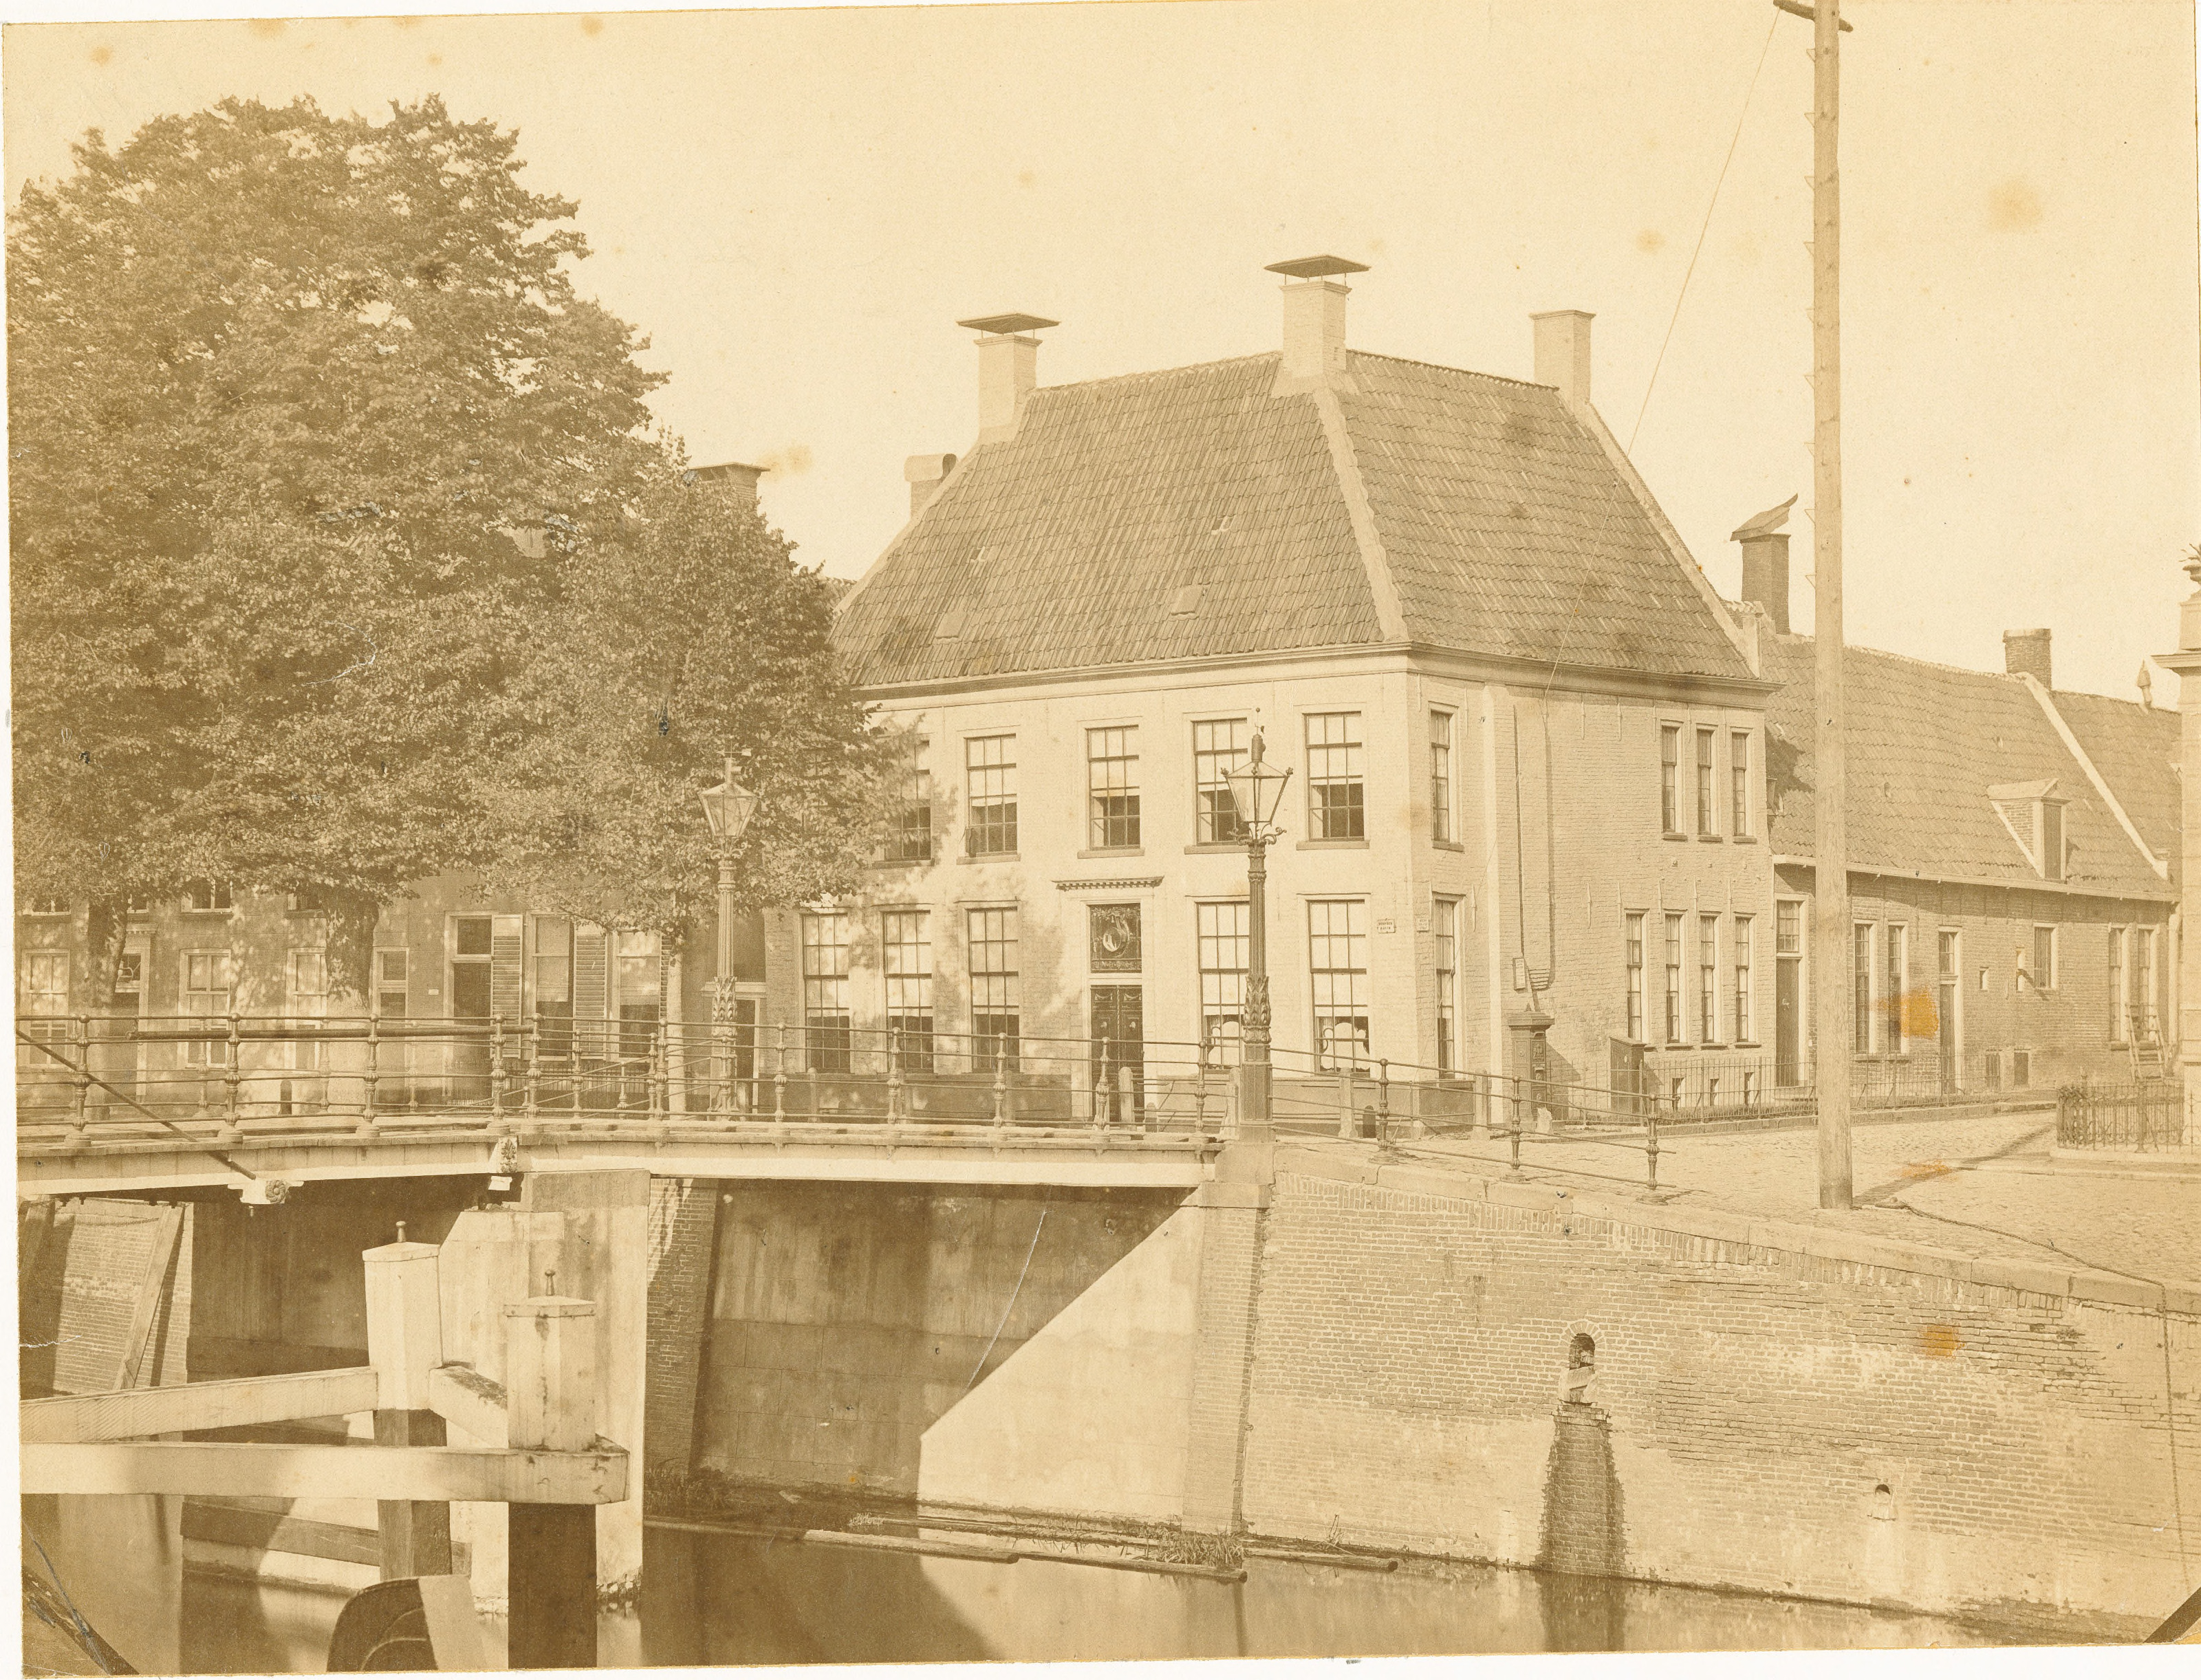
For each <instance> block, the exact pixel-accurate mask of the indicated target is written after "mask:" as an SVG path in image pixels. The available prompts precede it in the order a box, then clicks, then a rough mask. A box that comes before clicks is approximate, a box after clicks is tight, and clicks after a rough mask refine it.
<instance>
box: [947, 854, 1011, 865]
mask: <svg viewBox="0 0 2201 1680" xmlns="http://www.w3.org/2000/svg"><path fill="white" fill-rule="evenodd" d="M1023 858H1024V854H1023V853H1022V852H965V853H964V854H963V855H962V856H961V857H960V858H957V859H956V860H955V861H956V862H957V863H1020V862H1022V861H1023Z"/></svg>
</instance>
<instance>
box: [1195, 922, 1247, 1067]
mask: <svg viewBox="0 0 2201 1680" xmlns="http://www.w3.org/2000/svg"><path fill="white" fill-rule="evenodd" d="M1247 914H1248V913H1247V908H1246V905H1245V903H1244V901H1243V900H1234V901H1232V902H1230V903H1227V904H1201V905H1200V906H1198V907H1197V910H1196V917H1195V925H1196V927H1197V929H1198V933H1199V945H1200V1035H1201V1037H1202V1038H1203V1039H1205V1040H1206V1042H1207V1043H1208V1044H1210V1045H1213V1046H1214V1047H1215V1048H1216V1049H1217V1050H1218V1051H1220V1052H1221V1053H1222V1056H1223V1059H1224V1060H1225V1061H1227V1062H1235V1061H1236V1060H1237V1052H1238V1044H1239V1039H1240V1038H1241V1029H1242V1027H1243V1021H1242V1016H1243V1013H1244V1010H1245V1008H1246V970H1247V963H1248V956H1247V942H1248V940H1249V938H1250V934H1249V933H1248V928H1247Z"/></svg>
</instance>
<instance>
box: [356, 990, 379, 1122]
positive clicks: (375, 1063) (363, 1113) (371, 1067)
mask: <svg viewBox="0 0 2201 1680" xmlns="http://www.w3.org/2000/svg"><path fill="white" fill-rule="evenodd" d="M381 1084H382V1017H381V1016H380V1015H379V1014H371V1015H369V1016H367V1071H366V1073H365V1074H364V1075H363V1076H362V1077H361V1081H360V1109H359V1124H358V1125H357V1126H356V1127H353V1128H352V1129H353V1132H354V1134H355V1136H358V1137H361V1138H379V1137H380V1136H381V1135H382V1127H380V1126H379V1125H378V1124H377V1123H376V1120H375V1111H376V1106H377V1098H379V1096H380V1095H381V1092H380V1086H381Z"/></svg>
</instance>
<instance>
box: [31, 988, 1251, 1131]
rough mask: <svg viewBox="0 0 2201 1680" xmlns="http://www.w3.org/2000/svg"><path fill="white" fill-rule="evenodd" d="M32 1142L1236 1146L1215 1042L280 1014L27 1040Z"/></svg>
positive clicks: (137, 1020) (109, 1025)
mask: <svg viewBox="0 0 2201 1680" xmlns="http://www.w3.org/2000/svg"><path fill="white" fill-rule="evenodd" d="M17 1040H18V1042H17V1046H16V1049H17V1057H16V1064H17V1072H16V1096H17V1123H18V1127H19V1128H30V1129H33V1130H35V1129H37V1128H39V1127H60V1128H62V1130H63V1131H64V1132H65V1133H66V1134H67V1135H68V1136H70V1137H72V1138H75V1139H83V1138H85V1137H86V1136H88V1135H90V1134H91V1133H94V1132H97V1133H101V1134H102V1135H105V1134H109V1133H113V1132H114V1131H115V1130H116V1129H117V1128H120V1129H122V1130H123V1131H124V1132H126V1133H127V1132H132V1131H144V1130H145V1129H146V1128H148V1127H151V1128H153V1129H156V1130H157V1129H160V1128H161V1127H167V1128H168V1129H170V1130H174V1129H177V1128H179V1127H182V1128H187V1129H189V1130H191V1131H192V1132H193V1133H198V1132H202V1131H211V1133H213V1135H214V1136H216V1137H218V1138H220V1139H223V1140H225V1141H230V1142H234V1141H236V1140H237V1139H239V1138H240V1137H242V1136H243V1135H244V1133H247V1132H271V1133H272V1132H285V1131H296V1130H301V1129H303V1130H308V1131H326V1130H328V1129H330V1125H329V1123H330V1122H332V1121H347V1120H348V1121H351V1122H352V1125H351V1127H350V1128H349V1129H350V1130H351V1131H353V1132H355V1133H357V1134H360V1135H364V1136H369V1137H372V1136H375V1135H379V1133H381V1132H382V1131H384V1130H385V1129H388V1128H390V1127H407V1128H415V1129H417V1128H418V1127H421V1126H426V1125H443V1126H448V1125H452V1124H457V1125H460V1126H462V1127H464V1126H474V1127H485V1128H487V1129H488V1130H490V1131H492V1132H504V1131H513V1130H520V1129H530V1128H537V1127H552V1128H555V1127H559V1126H561V1125H566V1126H573V1125H579V1124H582V1123H584V1122H585V1123H590V1124H602V1123H610V1124H613V1125H628V1124H636V1123H639V1124H642V1125H645V1126H650V1127H660V1128H662V1127H666V1126H668V1125H695V1124H704V1125H707V1124H721V1125H723V1124H728V1123H733V1124H740V1125H759V1124H764V1125H776V1126H782V1127H789V1126H810V1127H817V1126H825V1127H841V1128H844V1129H845V1128H847V1127H865V1126H883V1127H901V1128H920V1127H933V1128H939V1127H954V1128H960V1129H963V1130H966V1131H968V1130H971V1129H988V1128H1000V1127H1024V1128H1034V1127H1037V1128H1043V1129H1051V1130H1062V1129H1065V1128H1069V1129H1073V1130H1077V1131H1081V1132H1091V1131H1095V1130H1098V1131H1101V1132H1112V1133H1136V1134H1138V1135H1141V1136H1154V1137H1157V1138H1160V1139H1175V1140H1177V1141H1178V1142H1180V1143H1183V1142H1189V1141H1194V1140H1200V1139H1206V1140H1217V1139H1221V1138H1223V1137H1224V1136H1226V1135H1228V1133H1229V1132H1230V1128H1231V1126H1232V1124H1233V1120H1234V1116H1235V1089H1234V1086H1233V1084H1232V1080H1231V1078H1230V1070H1229V1069H1228V1068H1226V1067H1225V1066H1224V1065H1223V1062H1222V1061H1221V1059H1220V1057H1217V1056H1215V1055H1213V1054H1212V1052H1211V1051H1210V1050H1209V1049H1208V1048H1207V1047H1206V1046H1204V1045H1183V1044H1174V1043H1158V1042H1154V1041H1151V1040H1146V1041H1132V1042H1112V1041H1111V1040H1109V1039H1093V1040H1087V1039H1045V1038H1030V1037H1025V1036H1024V1035H1021V1034H1007V1033H996V1034H980V1035H957V1034H934V1033H928V1032H919V1031H913V1030H909V1029H907V1028H894V1029H887V1030H878V1031H874V1030H867V1029H853V1028H849V1027H839V1026H826V1027H758V1026H755V1025H754V1024H751V1023H748V1022H741V1021H734V1022H718V1023H710V1024H680V1023H674V1024H667V1023H665V1022H662V1021H654V1020H627V1021H590V1022H575V1021H566V1020H555V1019H551V1020H545V1019H543V1018H541V1017H537V1018H536V1019H534V1020H531V1021H523V1022H516V1023H512V1022H507V1021H504V1020H503V1019H502V1018H499V1017H491V1018H490V1019H488V1020H485V1021H478V1020H467V1021H450V1020H433V1021H423V1020H397V1019H392V1018H390V1017H386V1016H382V1017H349V1018H337V1017H331V1018H326V1019H320V1018H316V1019H310V1020H306V1019H300V1018H297V1017H282V1016H244V1015H230V1016H165V1017H152V1016H125V1017H94V1016H68V1017H59V1018H47V1019H43V1020H32V1021H23V1022H21V1023H20V1024H19V1027H18V1030H17Z"/></svg>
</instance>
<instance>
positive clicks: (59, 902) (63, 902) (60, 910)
mask: <svg viewBox="0 0 2201 1680" xmlns="http://www.w3.org/2000/svg"><path fill="white" fill-rule="evenodd" d="M68 913H69V901H68V900H67V899H24V900H23V914H24V915H26V916H67V914H68Z"/></svg>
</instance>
